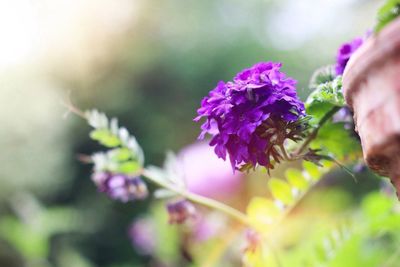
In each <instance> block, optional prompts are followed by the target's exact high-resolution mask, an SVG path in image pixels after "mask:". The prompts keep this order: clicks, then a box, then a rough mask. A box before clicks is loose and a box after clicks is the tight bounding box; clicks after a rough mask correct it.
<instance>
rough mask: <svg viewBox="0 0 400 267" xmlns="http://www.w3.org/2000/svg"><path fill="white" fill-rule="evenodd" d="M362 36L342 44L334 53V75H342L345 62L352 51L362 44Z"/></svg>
mask: <svg viewBox="0 0 400 267" xmlns="http://www.w3.org/2000/svg"><path fill="white" fill-rule="evenodd" d="M363 42H364V40H363V38H360V37H358V38H356V39H354V40H353V41H351V42H349V43H345V44H343V45H342V46H341V47H340V48H339V50H338V52H337V55H336V66H335V71H336V75H342V74H343V72H344V69H345V68H346V65H347V62H348V61H349V59H350V57H351V56H352V55H353V53H354V52H355V51H356V50H357V49H358V48H359V47H360V46H361V45H362V44H363Z"/></svg>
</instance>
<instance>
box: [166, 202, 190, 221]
mask: <svg viewBox="0 0 400 267" xmlns="http://www.w3.org/2000/svg"><path fill="white" fill-rule="evenodd" d="M167 211H168V215H169V223H170V224H182V223H184V222H185V221H186V220H188V219H190V218H194V217H195V215H196V208H195V207H194V205H193V204H192V203H190V202H189V201H187V200H186V199H180V200H178V201H171V202H169V203H167Z"/></svg>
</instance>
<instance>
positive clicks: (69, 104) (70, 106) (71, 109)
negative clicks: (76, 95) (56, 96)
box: [61, 93, 87, 120]
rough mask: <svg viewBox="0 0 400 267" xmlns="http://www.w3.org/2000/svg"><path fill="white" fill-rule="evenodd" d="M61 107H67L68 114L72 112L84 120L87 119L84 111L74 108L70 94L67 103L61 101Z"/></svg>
mask: <svg viewBox="0 0 400 267" xmlns="http://www.w3.org/2000/svg"><path fill="white" fill-rule="evenodd" d="M61 105H63V106H64V107H66V108H67V109H68V112H72V113H74V114H75V115H77V116H79V117H81V118H82V119H84V120H86V119H87V118H86V115H85V113H84V112H83V111H82V110H80V109H79V108H77V107H76V106H74V104H72V101H71V97H70V93H69V94H68V97H67V99H66V100H65V101H64V100H62V101H61ZM68 112H67V114H68Z"/></svg>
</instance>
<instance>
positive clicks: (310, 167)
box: [303, 161, 322, 180]
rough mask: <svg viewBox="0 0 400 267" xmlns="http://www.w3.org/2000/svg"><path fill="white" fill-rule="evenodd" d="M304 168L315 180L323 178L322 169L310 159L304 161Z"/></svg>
mask: <svg viewBox="0 0 400 267" xmlns="http://www.w3.org/2000/svg"><path fill="white" fill-rule="evenodd" d="M303 169H304V171H305V172H306V173H307V174H308V175H309V176H310V178H311V179H313V180H319V179H320V178H321V175H322V173H321V171H320V170H319V169H318V166H317V165H315V164H314V163H312V162H309V161H303Z"/></svg>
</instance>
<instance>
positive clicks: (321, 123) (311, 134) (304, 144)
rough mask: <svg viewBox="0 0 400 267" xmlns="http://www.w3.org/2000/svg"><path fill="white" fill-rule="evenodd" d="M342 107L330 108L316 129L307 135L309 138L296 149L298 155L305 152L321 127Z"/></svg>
mask: <svg viewBox="0 0 400 267" xmlns="http://www.w3.org/2000/svg"><path fill="white" fill-rule="evenodd" d="M339 109H340V107H336V106H335V107H333V108H332V109H331V110H329V111H328V112H327V113H326V114H325V115H324V116H323V117H322V119H321V120H320V121H319V123H318V125H317V127H315V128H314V130H313V131H312V132H311V133H310V135H309V136H308V137H307V139H306V140H305V141H304V143H303V144H302V145H301V146H300V148H299V149H298V150H297V151H296V153H295V154H296V155H300V154H301V153H303V152H304V150H305V149H306V148H307V147H308V146H309V144H310V143H311V141H312V140H314V139H315V138H316V137H317V135H318V132H319V130H320V129H321V127H322V126H323V125H324V124H325V123H326V122H327V121H328V120H329V119H330V118H331V117H332V116H333V115H334V114H335V113H336V112H337V111H338V110H339Z"/></svg>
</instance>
